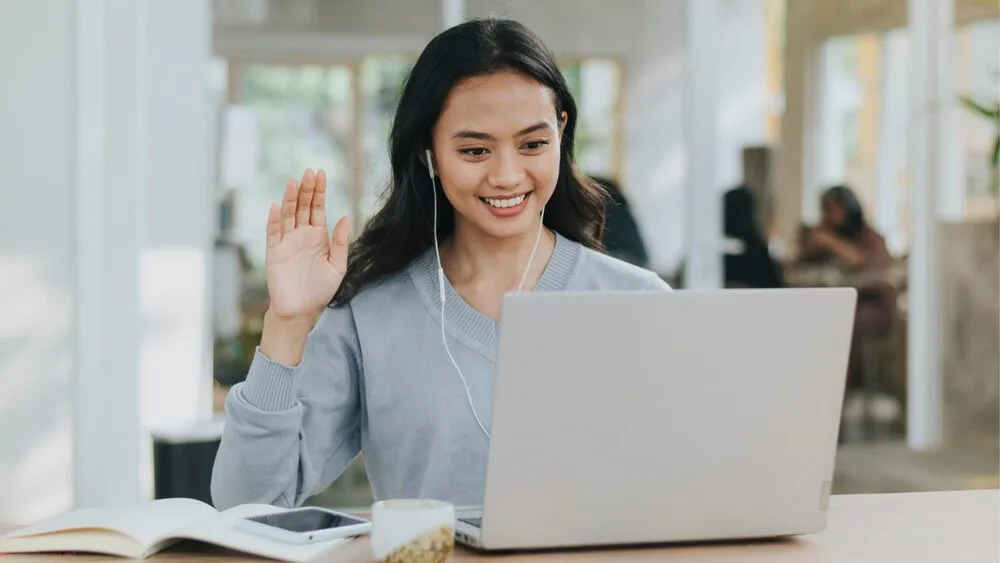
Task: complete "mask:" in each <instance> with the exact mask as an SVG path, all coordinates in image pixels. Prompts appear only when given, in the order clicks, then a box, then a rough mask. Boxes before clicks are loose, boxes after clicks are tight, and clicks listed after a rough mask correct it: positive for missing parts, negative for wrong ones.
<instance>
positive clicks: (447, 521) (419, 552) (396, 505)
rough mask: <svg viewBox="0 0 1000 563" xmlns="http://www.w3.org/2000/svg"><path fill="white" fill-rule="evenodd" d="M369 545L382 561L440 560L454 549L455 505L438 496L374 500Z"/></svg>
mask: <svg viewBox="0 0 1000 563" xmlns="http://www.w3.org/2000/svg"><path fill="white" fill-rule="evenodd" d="M371 545H372V555H374V556H375V559H376V560H378V561H380V562H382V563H399V562H403V561H421V562H426V563H443V562H444V561H447V560H448V558H450V557H451V556H452V554H454V552H455V507H454V506H452V505H451V504H450V503H447V502H444V501H439V500H421V499H399V500H384V501H379V502H376V503H375V504H373V505H372V533H371Z"/></svg>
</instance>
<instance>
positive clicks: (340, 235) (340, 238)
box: [330, 215, 351, 274]
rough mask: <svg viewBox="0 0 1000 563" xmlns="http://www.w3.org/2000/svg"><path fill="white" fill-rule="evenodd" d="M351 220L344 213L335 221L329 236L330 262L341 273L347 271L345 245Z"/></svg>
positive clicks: (349, 231) (347, 242)
mask: <svg viewBox="0 0 1000 563" xmlns="http://www.w3.org/2000/svg"><path fill="white" fill-rule="evenodd" d="M350 234H351V221H350V219H348V218H347V216H346V215H344V216H343V217H341V218H340V220H338V221H337V224H336V225H334V227H333V235H332V236H331V237H330V264H332V265H333V267H334V268H337V269H338V270H340V273H341V274H343V273H345V272H346V271H347V247H348V245H349V244H350Z"/></svg>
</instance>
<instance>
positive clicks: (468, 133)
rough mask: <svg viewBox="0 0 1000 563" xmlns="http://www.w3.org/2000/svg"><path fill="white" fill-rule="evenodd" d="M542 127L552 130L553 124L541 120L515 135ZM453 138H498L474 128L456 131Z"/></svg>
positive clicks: (483, 139)
mask: <svg viewBox="0 0 1000 563" xmlns="http://www.w3.org/2000/svg"><path fill="white" fill-rule="evenodd" d="M542 129H549V130H552V126H551V125H550V124H549V123H548V122H546V121H539V122H538V123H536V124H534V125H531V126H529V127H525V128H524V129H521V130H520V131H518V132H517V134H516V135H515V137H521V136H524V135H527V134H529V133H534V132H535V131H540V130H542ZM452 138H453V139H478V140H480V141H495V140H496V137H494V136H493V135H490V134H489V133H482V132H479V131H472V130H469V129H463V130H461V131H459V132H457V133H455V134H454V135H452Z"/></svg>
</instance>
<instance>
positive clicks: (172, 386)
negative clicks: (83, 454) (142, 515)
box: [139, 247, 211, 498]
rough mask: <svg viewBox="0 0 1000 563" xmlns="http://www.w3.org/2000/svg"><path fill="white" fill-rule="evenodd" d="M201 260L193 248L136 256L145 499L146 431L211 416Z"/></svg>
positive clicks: (148, 482)
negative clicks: (139, 262)
mask: <svg viewBox="0 0 1000 563" xmlns="http://www.w3.org/2000/svg"><path fill="white" fill-rule="evenodd" d="M205 259H206V258H205V256H204V254H203V253H202V252H201V250H200V249H197V248H193V247H191V248H184V247H176V248H157V249H148V250H145V251H144V252H143V256H142V266H141V274H140V276H141V278H140V283H141V294H140V299H141V315H142V321H143V335H142V344H141V346H142V348H141V351H140V358H139V365H140V373H141V374H142V375H141V381H140V391H139V393H140V401H141V402H140V408H141V416H142V428H143V442H144V443H143V447H142V450H141V451H142V462H141V471H142V474H141V475H142V481H141V483H142V487H143V490H144V491H145V492H146V494H147V495H148V496H149V498H152V493H153V481H152V478H153V475H152V450H151V448H152V444H151V441H150V439H149V432H150V431H151V430H154V429H159V428H163V427H172V426H175V425H183V424H187V423H190V422H194V421H197V420H201V419H203V418H207V417H209V416H210V415H211V412H210V411H211V402H210V394H211V376H210V375H209V373H210V372H208V371H207V370H208V368H209V365H208V362H207V360H208V358H209V356H208V354H209V350H206V344H207V342H208V341H207V340H206V330H205V329H206V324H207V322H206V320H207V317H206V309H205V308H206V300H205V295H206V288H207V284H206V278H205V276H206V266H205Z"/></svg>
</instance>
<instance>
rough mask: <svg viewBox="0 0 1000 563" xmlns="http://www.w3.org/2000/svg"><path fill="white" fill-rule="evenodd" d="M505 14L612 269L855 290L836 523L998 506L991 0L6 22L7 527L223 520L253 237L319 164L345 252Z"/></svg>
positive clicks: (20, 12)
mask: <svg viewBox="0 0 1000 563" xmlns="http://www.w3.org/2000/svg"><path fill="white" fill-rule="evenodd" d="M491 15H499V16H509V17H513V18H515V19H518V20H520V21H522V22H524V23H525V24H527V25H528V26H530V27H531V28H533V29H534V30H535V31H536V32H538V33H539V35H540V36H541V37H542V39H543V40H544V41H545V42H546V43H547V44H548V45H549V47H550V48H551V49H552V50H553V51H554V52H555V53H556V55H557V57H558V59H559V62H560V65H561V68H562V70H563V72H564V74H565V76H566V79H567V81H568V83H569V85H570V89H571V90H572V92H573V93H574V95H575V97H576V100H577V103H578V105H579V108H580V119H579V126H578V130H577V149H576V150H577V159H578V162H579V164H580V167H581V169H582V171H583V172H584V173H586V174H588V175H590V176H592V177H594V178H595V179H598V180H599V181H601V182H603V183H604V184H605V185H607V186H609V187H611V188H612V191H613V192H614V193H615V194H616V203H615V205H614V206H613V207H612V209H611V211H610V216H609V219H608V234H607V245H608V250H607V251H608V252H609V253H613V254H615V255H617V256H620V257H622V258H623V259H626V260H629V261H632V262H634V263H637V264H640V265H643V266H645V267H648V268H650V269H652V270H654V271H656V272H658V273H659V274H660V275H661V276H662V277H663V278H664V279H666V280H668V281H670V282H671V283H672V284H673V285H674V286H675V287H677V288H698V289H706V288H708V289H712V288H732V287H794V286H838V285H844V286H854V287H857V288H858V289H859V292H860V294H861V304H860V305H859V309H858V315H857V319H858V320H857V323H856V326H855V334H854V342H853V345H852V357H851V368H850V374H849V377H848V381H849V385H848V393H847V394H846V396H845V403H844V416H843V421H842V425H841V436H840V444H839V446H838V447H839V451H838V457H837V468H836V476H835V481H834V492H836V493H859V492H896V491H922V490H938V489H964V488H996V487H998V486H1000V469H998V464H1000V462H998V443H1000V435H998V420H1000V418H998V402H1000V395H998V388H1000V360H998V348H1000V328H998V323H1000V295H998V294H1000V266H998V256H1000V228H998V210H1000V199H998V197H1000V194H998V190H1000V188H998V161H997V158H998V157H997V147H998V144H997V143H998V134H1000V5H998V3H997V2H996V0H863V1H861V0H852V1H849V2H846V1H843V0H697V1H695V0H617V1H615V2H610V1H604V0H504V1H501V0H405V1H404V0H183V1H177V0H78V1H72V0H0V72H2V73H3V76H4V80H3V87H2V88H0V195H2V197H0V299H3V305H2V307H0V523H11V524H18V523H25V522H32V521H36V520H38V519H41V518H47V517H49V516H52V515H54V514H58V513H60V512H63V511H65V510H68V509H70V508H73V507H78V506H92V505H96V504H106V503H115V502H127V501H131V500H136V499H143V498H153V497H154V496H194V497H195V498H203V497H205V495H206V494H207V477H208V472H209V471H210V470H211V458H212V456H213V455H214V447H216V446H217V440H218V435H219V432H220V428H221V420H220V415H221V409H222V400H223V399H224V397H225V393H226V392H227V390H228V388H229V387H230V386H232V385H233V384H235V383H237V382H239V381H241V380H242V379H243V377H244V375H245V373H246V370H247V367H248V365H249V361H250V358H251V356H252V354H253V350H254V347H255V346H256V345H257V343H258V341H259V337H260V328H261V323H262V316H263V312H264V311H265V310H266V308H267V291H266V286H265V282H264V271H263V259H264V242H263V241H264V228H263V227H264V223H265V218H266V215H267V208H268V206H269V205H270V203H271V202H272V201H278V200H279V199H280V196H281V193H282V191H283V188H284V184H285V181H286V180H287V179H288V178H290V177H297V176H299V175H301V173H302V171H303V170H304V169H305V168H307V167H311V168H317V167H322V168H324V169H325V170H326V171H327V174H328V177H329V180H330V187H329V190H328V202H327V206H328V209H329V212H330V214H331V215H341V214H346V215H349V216H351V217H352V219H353V222H352V224H353V225H354V226H355V227H356V228H358V227H360V226H361V225H362V224H363V221H364V220H365V219H366V218H367V217H368V216H369V215H370V214H371V212H372V210H373V209H374V208H375V206H377V204H378V201H379V196H380V194H381V192H382V190H383V189H384V187H385V185H386V182H387V181H388V157H387V150H386V141H387V136H388V127H389V125H390V122H391V119H392V114H393V110H394V107H395V103H396V99H397V96H398V94H399V91H400V87H401V85H402V83H403V81H404V79H405V77H406V74H407V72H408V69H409V67H410V65H411V64H412V63H413V61H414V60H415V58H416V56H417V55H418V54H419V52H420V50H421V49H422V48H423V46H424V45H425V44H426V42H427V41H428V40H429V39H430V38H431V37H433V36H434V35H435V34H436V33H438V32H439V31H441V30H442V29H444V28H446V27H448V26H450V25H454V24H456V23H458V22H460V21H462V20H463V19H467V18H474V17H482V16H491ZM833 186H841V188H838V189H836V190H834V191H833V192H828V189H829V188H831V187H833ZM844 188H846V189H844ZM822 231H837V232H840V233H843V234H844V235H845V236H847V238H849V239H851V243H852V244H854V245H855V247H856V249H857V251H858V252H860V253H861V254H862V255H863V256H864V257H865V259H864V261H863V262H860V263H856V262H853V261H851V260H846V261H845V260H844V259H843V257H838V256H836V255H833V254H831V253H829V252H826V253H824V252H817V251H814V250H815V248H813V241H814V240H816V238H815V237H816V236H817V233H821V232H822ZM803 376H808V374H803ZM137 468H138V470H137ZM370 494H371V493H370V491H369V489H368V483H367V478H366V477H365V473H364V461H363V459H362V458H358V459H357V460H356V462H355V464H354V466H353V467H352V468H351V469H350V470H349V471H348V472H347V473H346V474H345V475H343V476H342V477H341V478H340V479H339V480H338V481H337V482H336V483H334V484H333V486H332V487H331V488H330V489H329V490H327V491H325V492H324V493H322V494H320V495H318V496H317V497H315V498H313V499H312V500H311V501H310V502H312V503H316V504H323V505H328V506H336V507H356V506H365V505H367V504H368V503H369V502H370V501H371V496H370ZM206 500H207V499H206Z"/></svg>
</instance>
